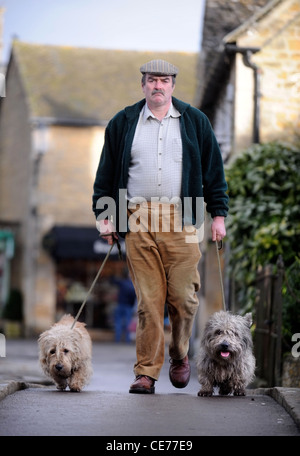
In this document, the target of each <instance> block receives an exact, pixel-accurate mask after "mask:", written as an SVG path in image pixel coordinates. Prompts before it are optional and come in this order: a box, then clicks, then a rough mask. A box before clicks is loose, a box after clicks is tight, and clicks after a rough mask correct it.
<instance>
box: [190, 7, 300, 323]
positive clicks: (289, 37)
mask: <svg viewBox="0 0 300 456" xmlns="http://www.w3.org/2000/svg"><path fill="white" fill-rule="evenodd" d="M299 70H300V3H299V1H298V0H271V1H268V0H240V1H236V0H228V1H226V2H224V1H223V0H206V8H205V17H204V28H203V40H202V49H201V52H200V54H199V61H198V78H197V82H198V86H197V95H196V100H195V105H196V106H197V107H199V109H201V110H202V111H203V112H204V113H205V114H206V115H207V116H208V117H209V119H210V121H211V123H212V125H213V128H214V131H215V133H216V136H217V139H218V142H219V144H220V147H221V151H222V155H223V159H224V162H225V163H226V162H229V161H230V160H232V159H234V157H235V156H236V155H237V154H239V153H241V151H242V150H243V149H246V148H247V147H249V146H251V145H252V144H253V143H258V142H268V141H272V140H275V139H283V140H286V141H289V142H293V141H295V140H296V139H297V138H298V139H299V133H300V72H299ZM229 196H230V192H229ZM206 232H208V229H206ZM221 253H222V255H221V258H222V260H225V261H226V259H227V255H226V253H225V252H221ZM204 256H205V260H204V261H203V264H205V271H203V272H204V274H203V275H202V276H203V287H204V289H205V299H204V302H203V305H202V307H201V311H202V313H203V314H204V315H202V316H201V315H200V318H199V320H200V322H201V321H205V318H206V316H207V314H210V313H212V312H213V311H215V310H217V309H219V308H220V306H221V302H222V297H221V293H220V287H216V286H215V284H216V283H219V280H218V274H219V273H218V267H217V263H216V253H215V247H214V246H213V245H211V243H209V242H208V243H207V246H206V249H205V252H204ZM224 284H225V299H226V302H227V305H229V306H230V282H229V279H228V277H226V276H225V277H224Z"/></svg>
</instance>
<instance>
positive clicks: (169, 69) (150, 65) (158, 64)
mask: <svg viewBox="0 0 300 456" xmlns="http://www.w3.org/2000/svg"><path fill="white" fill-rule="evenodd" d="M178 71H179V70H178V68H177V67H176V66H174V65H172V63H168V62H166V61H165V60H151V61H150V62H147V63H144V65H142V66H141V68H140V72H141V73H143V74H145V73H149V74H157V75H158V74H162V75H163V74H165V75H167V76H176V74H177V73H178Z"/></svg>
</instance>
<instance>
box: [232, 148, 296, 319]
mask: <svg viewBox="0 0 300 456" xmlns="http://www.w3.org/2000/svg"><path fill="white" fill-rule="evenodd" d="M225 172H226V178H227V182H228V187H229V197H230V214H229V216H228V220H227V234H228V240H229V243H230V255H229V256H230V258H229V271H230V275H231V277H232V278H233V279H234V282H235V289H236V292H235V303H236V306H237V307H238V308H240V309H243V310H246V309H247V310H253V305H254V299H255V288H254V287H255V277H256V272H257V270H258V268H259V267H260V266H261V267H263V266H265V265H267V264H273V265H276V262H277V259H278V256H279V255H282V257H283V261H284V264H285V268H286V269H288V268H292V267H293V265H294V263H295V262H297V261H299V258H300V147H299V146H295V145H291V144H286V143H282V142H272V143H266V144H259V145H254V146H252V147H250V148H249V149H247V150H245V151H244V152H243V153H242V154H240V155H238V157H237V158H236V159H235V160H234V162H232V163H231V164H230V165H228V166H227V167H226V170H225ZM297 264H298V263H297ZM298 284H299V281H298ZM286 295H287V293H286ZM291 305H292V304H291V302H289V306H291ZM294 305H295V306H296V304H294ZM298 306H299V303H298ZM286 315H287V311H286V309H285V310H284V316H285V317H286ZM297 315H299V312H298V314H297ZM286 324H287V325H288V324H289V323H288V322H287V321H286ZM298 324H299V321H298Z"/></svg>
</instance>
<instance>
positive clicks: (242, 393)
mask: <svg viewBox="0 0 300 456" xmlns="http://www.w3.org/2000/svg"><path fill="white" fill-rule="evenodd" d="M233 395H234V396H246V391H245V390H244V389H237V390H234V391H233Z"/></svg>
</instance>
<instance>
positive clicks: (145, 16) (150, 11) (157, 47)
mask: <svg viewBox="0 0 300 456" xmlns="http://www.w3.org/2000/svg"><path fill="white" fill-rule="evenodd" d="M204 4H205V0H169V1H164V0H150V1H147V0H0V7H1V6H3V7H4V8H5V13H4V24H3V25H4V34H3V45H4V49H3V52H2V59H1V58H0V60H2V62H4V63H7V61H8V58H9V53H10V49H11V42H12V39H13V38H14V37H17V38H18V39H19V40H20V41H25V42H29V43H38V44H54V45H65V46H83V47H96V48H101V49H124V50H137V51H144V50H146V51H179V52H180V51H184V52H198V51H199V50H200V47H201V35H202V32H201V24H202V17H203V16H202V14H203V5H204Z"/></svg>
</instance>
